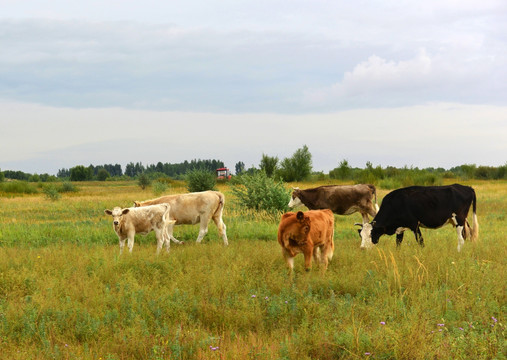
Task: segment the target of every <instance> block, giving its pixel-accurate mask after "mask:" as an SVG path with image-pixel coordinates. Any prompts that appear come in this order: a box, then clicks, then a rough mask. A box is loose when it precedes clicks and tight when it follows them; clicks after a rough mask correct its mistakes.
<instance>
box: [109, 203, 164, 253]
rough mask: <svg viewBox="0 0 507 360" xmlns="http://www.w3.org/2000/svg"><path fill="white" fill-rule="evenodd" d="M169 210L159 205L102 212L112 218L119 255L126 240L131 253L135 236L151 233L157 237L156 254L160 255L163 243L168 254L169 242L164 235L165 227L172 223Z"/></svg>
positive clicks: (117, 208) (116, 208) (119, 208)
mask: <svg viewBox="0 0 507 360" xmlns="http://www.w3.org/2000/svg"><path fill="white" fill-rule="evenodd" d="M170 208H171V207H170V206H169V205H168V204H160V205H153V206H146V207H142V208H126V209H122V208H121V207H115V208H114V209H113V210H104V213H105V214H106V215H111V216H112V217H113V229H114V231H115V232H116V235H118V239H119V240H120V254H121V253H122V252H123V248H124V247H125V240H126V239H128V248H129V252H131V253H132V248H133V247H134V237H135V235H136V234H143V235H146V234H148V233H149V232H151V231H155V236H156V237H157V254H159V253H160V250H161V249H162V246H163V244H164V242H165V244H166V249H167V252H169V248H170V244H171V242H170V241H169V238H168V237H167V234H166V233H167V227H168V226H169V225H172V224H173V223H174V220H170V219H169V210H170Z"/></svg>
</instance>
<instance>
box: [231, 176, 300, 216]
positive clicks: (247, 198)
mask: <svg viewBox="0 0 507 360" xmlns="http://www.w3.org/2000/svg"><path fill="white" fill-rule="evenodd" d="M232 192H233V193H234V195H235V196H236V198H237V199H238V202H239V203H240V204H241V205H242V206H245V207H247V208H249V209H255V210H266V211H270V212H275V211H287V210H288V206H287V205H288V203H289V201H290V197H291V190H288V189H286V188H285V186H284V184H283V182H282V181H279V182H276V181H274V180H273V179H271V178H269V177H268V176H267V175H266V173H265V172H264V171H259V172H257V173H255V174H253V175H242V176H238V177H237V178H236V181H235V184H233V185H232Z"/></svg>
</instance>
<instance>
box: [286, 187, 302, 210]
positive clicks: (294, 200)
mask: <svg viewBox="0 0 507 360" xmlns="http://www.w3.org/2000/svg"><path fill="white" fill-rule="evenodd" d="M300 191H301V190H299V188H297V187H295V188H293V190H292V197H291V198H290V201H289V207H290V208H293V207H296V206H302V205H303V203H302V202H301V200H300V199H299V193H300Z"/></svg>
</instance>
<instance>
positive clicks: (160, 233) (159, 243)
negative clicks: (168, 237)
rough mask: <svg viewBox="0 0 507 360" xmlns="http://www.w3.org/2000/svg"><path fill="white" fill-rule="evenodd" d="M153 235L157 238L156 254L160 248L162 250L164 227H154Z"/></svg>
mask: <svg viewBox="0 0 507 360" xmlns="http://www.w3.org/2000/svg"><path fill="white" fill-rule="evenodd" d="M155 237H156V238H157V255H158V254H160V250H162V246H163V245H164V242H165V229H164V228H162V229H156V230H155Z"/></svg>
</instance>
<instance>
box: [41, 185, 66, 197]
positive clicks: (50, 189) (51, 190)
mask: <svg viewBox="0 0 507 360" xmlns="http://www.w3.org/2000/svg"><path fill="white" fill-rule="evenodd" d="M42 191H43V192H44V194H45V195H46V199H48V200H51V201H57V200H59V199H60V198H61V197H62V195H60V193H59V192H58V189H57V188H56V186H54V185H49V186H46V187H45V188H44V189H43V190H42Z"/></svg>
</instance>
